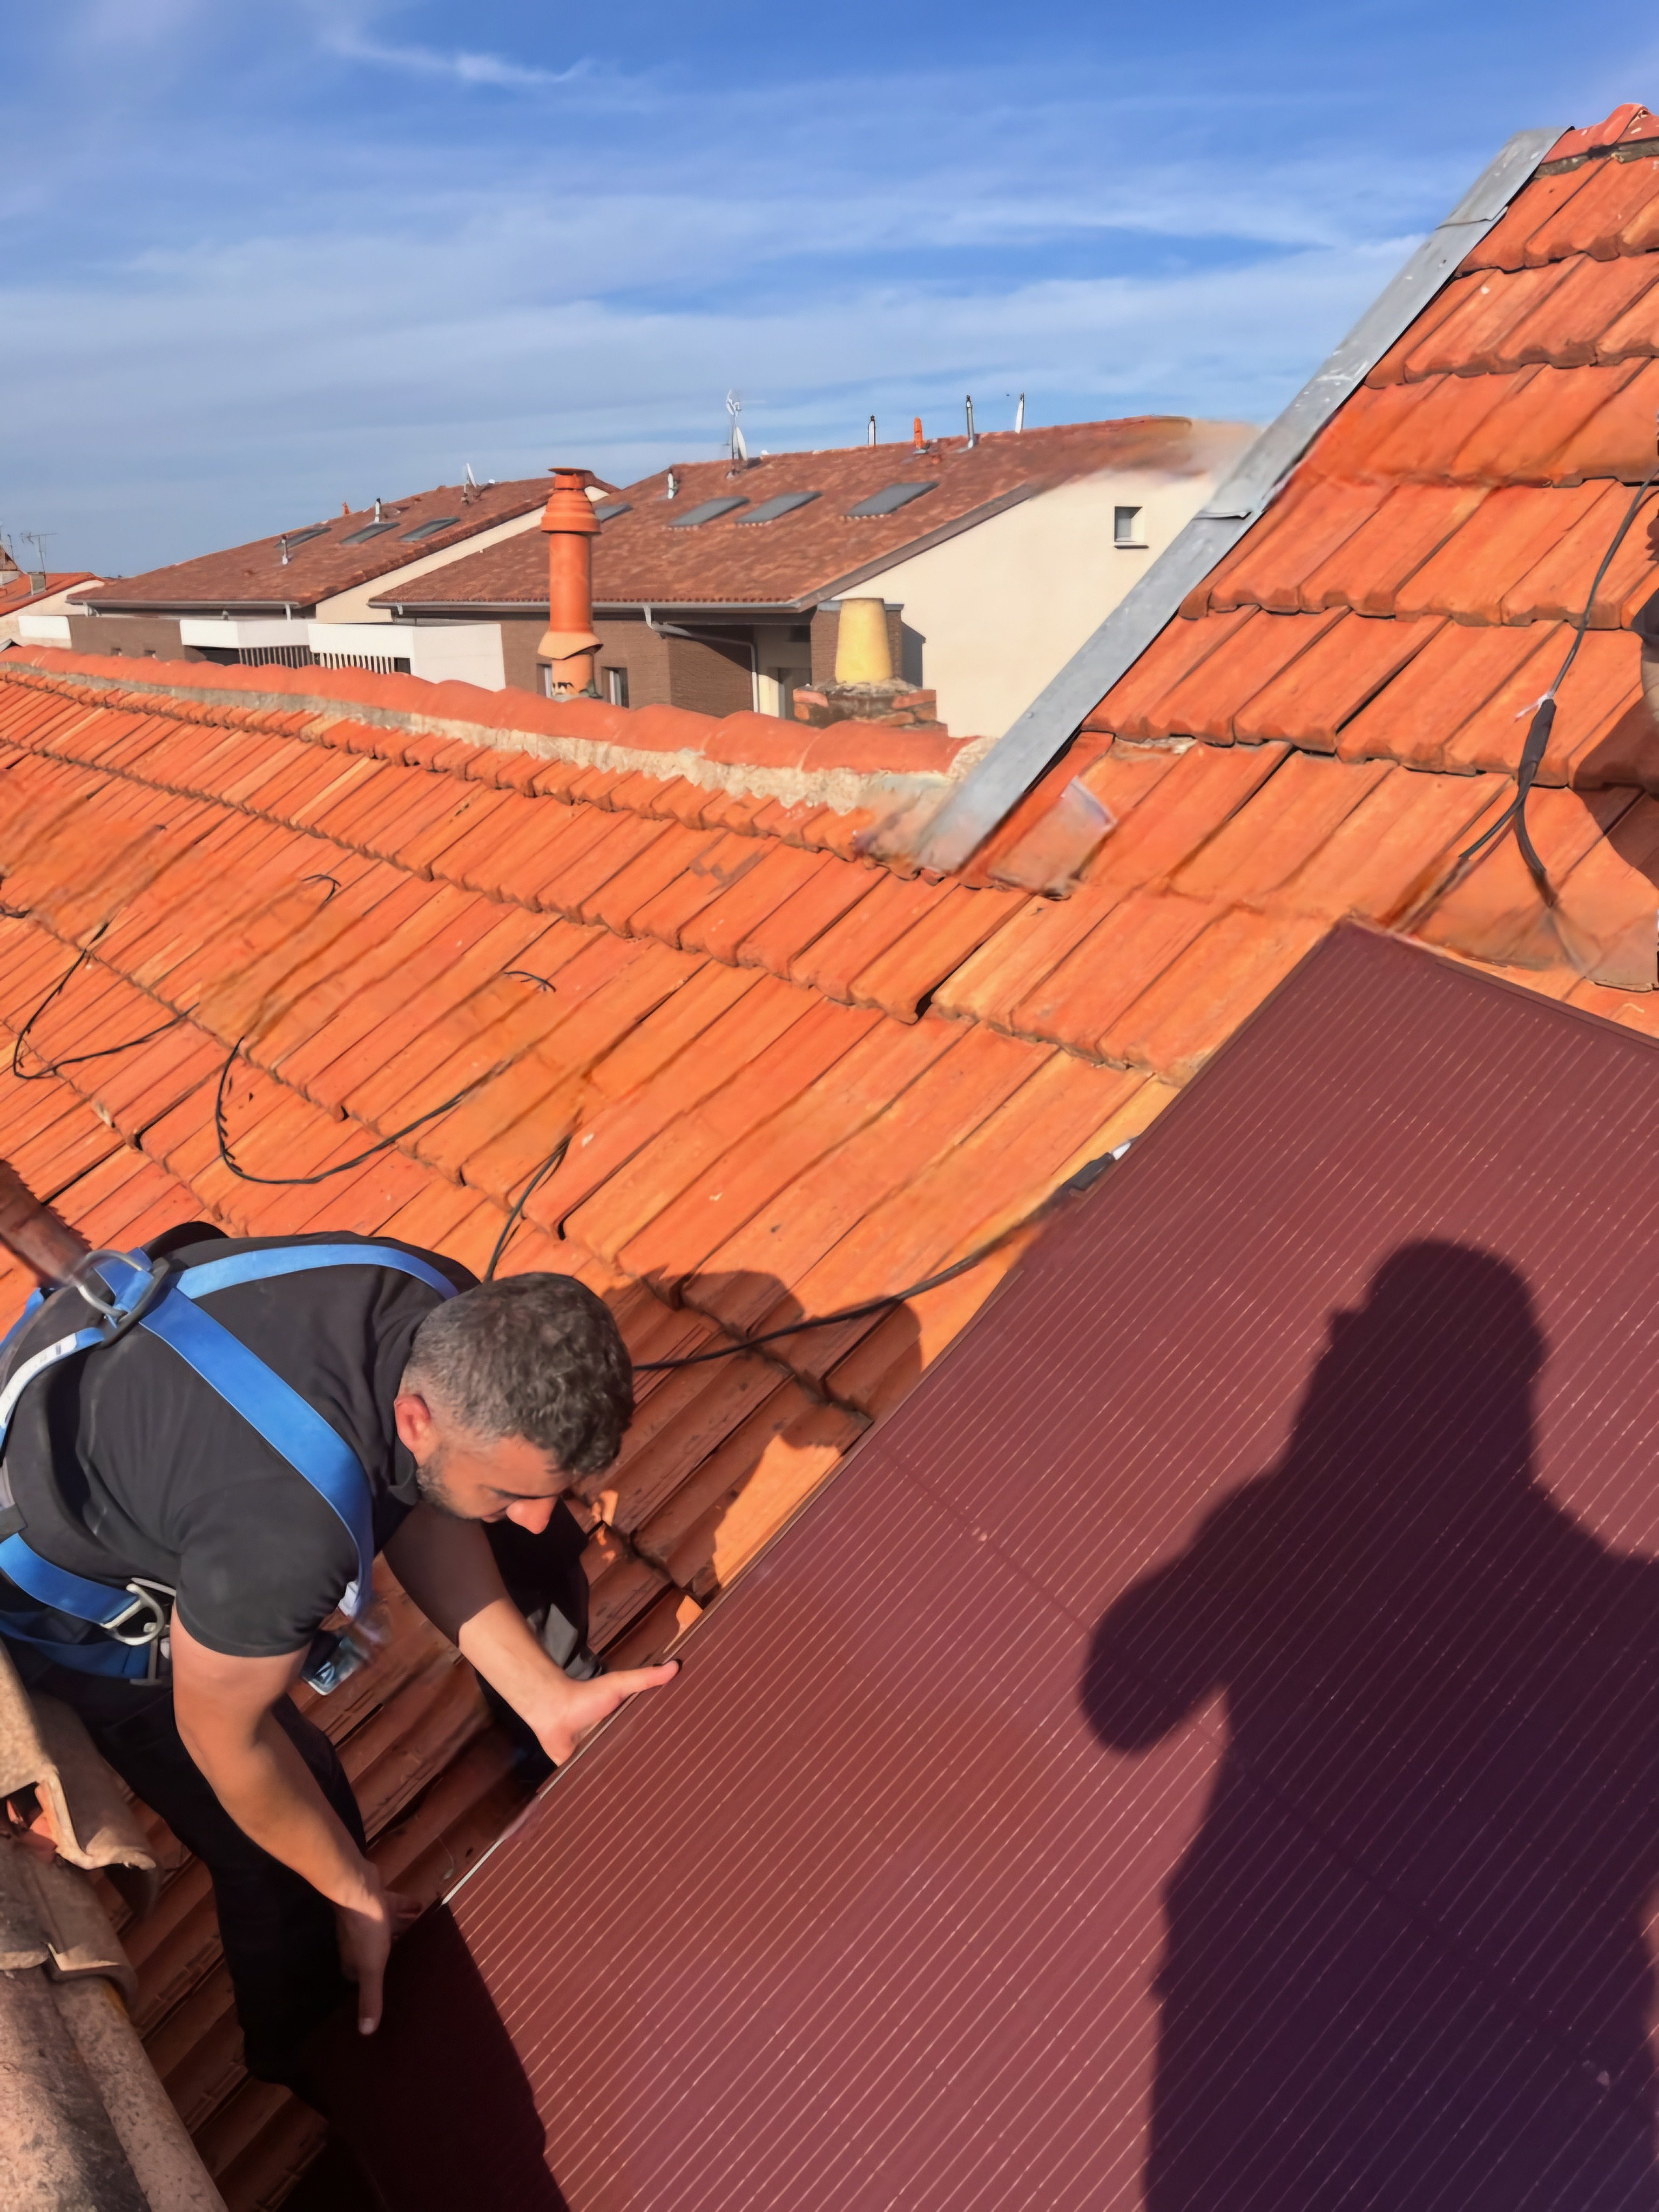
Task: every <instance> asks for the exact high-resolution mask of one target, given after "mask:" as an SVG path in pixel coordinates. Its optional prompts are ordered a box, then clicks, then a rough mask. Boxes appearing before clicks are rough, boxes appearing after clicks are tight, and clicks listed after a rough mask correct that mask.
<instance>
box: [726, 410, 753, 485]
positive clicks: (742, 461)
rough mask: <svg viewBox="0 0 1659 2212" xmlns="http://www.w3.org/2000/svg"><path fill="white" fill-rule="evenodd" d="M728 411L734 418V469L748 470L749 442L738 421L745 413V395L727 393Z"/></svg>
mask: <svg viewBox="0 0 1659 2212" xmlns="http://www.w3.org/2000/svg"><path fill="white" fill-rule="evenodd" d="M742 412H743V395H742V393H741V392H727V393H726V413H727V414H728V415H729V416H731V417H732V466H733V467H734V468H739V469H741V468H747V466H748V465H749V441H748V440H747V439H746V438H745V437H744V435H743V425H742V423H741V422H739V421H738V416H740V415H741V414H742Z"/></svg>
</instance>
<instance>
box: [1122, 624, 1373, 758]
mask: <svg viewBox="0 0 1659 2212" xmlns="http://www.w3.org/2000/svg"><path fill="white" fill-rule="evenodd" d="M1216 619H1218V617H1206V621H1214V620H1216ZM1341 619H1342V617H1341V612H1340V610H1338V611H1332V612H1330V613H1327V614H1317V615H1303V614H1294V615H1269V614H1259V615H1255V616H1254V617H1251V618H1250V620H1249V623H1248V624H1247V625H1246V627H1245V629H1243V632H1242V633H1241V635H1239V637H1238V638H1237V640H1235V641H1230V645H1229V649H1228V653H1227V658H1226V663H1225V666H1226V670H1227V674H1228V678H1229V679H1230V680H1229V681H1228V682H1226V683H1225V684H1218V683H1217V682H1216V680H1215V671H1216V667H1217V663H1216V662H1215V660H1214V659H1212V658H1208V657H1206V659H1205V660H1201V661H1200V663H1199V664H1198V665H1197V667H1196V668H1194V671H1193V672H1192V674H1191V675H1190V676H1188V677H1187V678H1185V679H1184V680H1183V681H1182V682H1181V683H1179V684H1176V685H1174V686H1173V687H1172V689H1171V690H1169V691H1168V692H1166V693H1165V694H1164V696H1163V697H1162V698H1161V699H1160V700H1159V701H1158V704H1157V707H1156V708H1155V709H1154V711H1153V713H1152V714H1151V715H1150V716H1149V717H1148V732H1147V733H1148V734H1149V735H1151V736H1153V737H1194V738H1212V739H1214V740H1218V741H1223V742H1225V740H1227V739H1230V738H1232V737H1234V736H1235V735H1237V723H1238V720H1239V719H1240V710H1241V708H1243V706H1244V705H1245V704H1246V703H1247V702H1248V701H1249V700H1250V699H1252V698H1253V697H1254V696H1255V693H1256V692H1257V691H1259V690H1261V689H1262V688H1263V686H1265V685H1267V684H1271V683H1272V682H1273V678H1275V677H1278V676H1282V675H1283V674H1284V672H1285V670H1286V669H1287V668H1289V667H1290V666H1291V663H1292V662H1293V661H1295V660H1296V659H1297V656H1298V655H1299V654H1301V653H1306V652H1307V651H1308V649H1309V647H1310V646H1312V645H1314V644H1315V643H1316V641H1318V640H1319V639H1320V638H1322V636H1323V635H1325V633H1326V631H1327V630H1328V629H1330V627H1331V625H1332V624H1333V623H1336V622H1340V620H1341ZM1235 683H1242V684H1248V685H1249V686H1250V689H1249V690H1245V691H1243V692H1241V691H1240V690H1237V689H1235ZM1126 734H1127V733H1126Z"/></svg>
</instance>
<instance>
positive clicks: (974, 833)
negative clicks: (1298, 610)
mask: <svg viewBox="0 0 1659 2212" xmlns="http://www.w3.org/2000/svg"><path fill="white" fill-rule="evenodd" d="M1560 136H1561V129H1560V127H1556V128H1554V129H1551V130H1535V131H1516V134H1515V136H1514V137H1512V138H1510V140H1509V141H1508V142H1507V143H1506V144H1505V145H1504V147H1503V148H1502V149H1501V150H1500V151H1499V153H1498V155H1496V157H1495V158H1494V159H1493V160H1492V161H1490V162H1489V163H1488V164H1487V166H1486V168H1485V169H1483V170H1482V171H1481V173H1480V176H1479V177H1477V178H1476V179H1475V180H1474V184H1472V185H1470V187H1469V189H1468V191H1466V192H1465V193H1464V195H1463V197H1462V199H1460V200H1459V201H1458V203H1457V204H1456V206H1455V207H1454V208H1453V210H1451V213H1450V214H1449V216H1446V218H1445V220H1444V221H1443V222H1441V223H1440V224H1439V225H1438V226H1437V228H1435V229H1434V230H1432V231H1431V233H1430V234H1429V235H1428V237H1427V238H1425V240H1424V241H1423V243H1422V244H1421V245H1420V246H1419V247H1418V249H1417V251H1416V252H1414V253H1413V255H1412V257H1411V258H1410V259H1409V260H1408V261H1407V263H1406V265H1405V266H1404V268H1403V269H1401V270H1400V271H1399V273H1398V275H1396V276H1395V277H1394V279H1393V280H1392V282H1391V283H1389V284H1388V285H1387V286H1385V287H1384V289H1383V291H1382V292H1381V293H1380V294H1379V295H1378V296H1377V297H1376V300H1374V301H1372V303H1371V305H1370V307H1368V308H1367V309H1366V311H1365V313H1364V314H1363V315H1362V316H1361V317H1360V319H1359V320H1358V322H1357V323H1356V324H1355V325H1354V326H1353V328H1352V330H1351V331H1349V332H1348V334H1347V336H1346V337H1345V338H1344V339H1343V340H1342V341H1341V343H1340V344H1339V345H1338V346H1337V347H1336V349H1334V352H1333V353H1331V354H1330V356H1328V359H1327V360H1326V361H1325V362H1323V363H1322V365H1321V367H1320V368H1317V369H1316V371H1315V372H1314V374H1313V375H1312V376H1310V378H1309V380H1308V381H1307V382H1306V383H1305V384H1304V386H1303V387H1302V389H1301V391H1300V392H1297V395H1296V397H1295V398H1294V399H1292V400H1291V403H1290V404H1289V406H1287V407H1286V408H1285V410H1284V411H1283V413H1282V414H1280V415H1279V416H1278V418H1277V419H1276V420H1275V421H1274V422H1270V423H1269V424H1268V426H1267V428H1266V429H1265V430H1263V431H1262V433H1261V435H1260V436H1259V437H1258V438H1257V439H1256V440H1255V441H1254V443H1253V444H1252V445H1250V446H1249V447H1248V448H1247V449H1246V451H1245V453H1244V455H1243V459H1241V460H1240V461H1239V464H1238V465H1237V468H1236V469H1234V471H1233V472H1232V474H1231V476H1230V477H1228V478H1227V479H1226V481H1225V483H1222V484H1220V485H1219V486H1218V488H1217V489H1216V490H1215V491H1214V492H1213V493H1212V495H1211V497H1210V498H1209V500H1208V501H1206V504H1205V505H1204V506H1203V507H1200V509H1199V511H1198V513H1196V514H1195V515H1194V517H1193V519H1192V520H1191V521H1190V522H1188V524H1187V526H1186V527H1185V528H1184V529H1183V530H1182V532H1180V533H1179V535H1178V536H1177V537H1176V538H1174V539H1173V540H1172V541H1171V542H1170V544H1169V546H1168V547H1167V548H1166V549H1165V550H1164V552H1163V553H1161V554H1160V555H1159V556H1158V559H1157V560H1156V561H1155V562H1153V563H1152V566H1151V568H1148V569H1147V571H1146V574H1144V575H1143V576H1142V577H1141V578H1140V579H1139V581H1138V582H1137V583H1135V584H1134V585H1133V586H1131V588H1130V589H1129V591H1128V592H1126V593H1125V595H1124V596H1123V598H1122V599H1121V600H1120V601H1119V602H1118V604H1117V605H1116V606H1115V607H1114V608H1113V610H1112V611H1111V613H1110V614H1109V615H1108V616H1107V617H1106V619H1105V621H1104V622H1103V623H1101V625H1100V627H1099V629H1097V630H1096V631H1095V633H1094V635H1092V636H1091V638H1089V639H1088V640H1087V641H1085V643H1084V644H1083V645H1082V646H1080V647H1079V649H1078V651H1077V652H1076V653H1073V656H1072V658H1071V659H1070V660H1068V661H1067V662H1066V665H1065V666H1064V667H1063V668H1062V669H1061V670H1060V672H1059V674H1058V675H1057V676H1055V677H1054V678H1051V679H1050V681H1049V682H1048V684H1046V685H1045V686H1044V688H1043V690H1042V691H1041V692H1039V693H1038V695H1037V696H1036V698H1035V699H1034V700H1033V701H1032V702H1031V704H1030V706H1029V707H1028V708H1026V709H1025V711H1024V714H1021V715H1020V716H1019V717H1018V720H1016V721H1015V722H1013V723H1012V724H1011V725H1010V726H1009V727H1008V729H1007V730H1006V731H1005V732H1004V733H1003V735H1002V736H1001V737H1000V738H999V739H998V740H997V742H996V744H994V745H993V746H992V748H991V749H990V750H989V751H988V752H987V754H986V755H985V757H984V758H983V759H982V760H981V762H980V763H979V764H978V766H977V767H976V768H975V769H973V771H972V772H971V773H970V774H969V775H968V776H967V777H966V778H965V780H964V781H963V784H962V787H961V788H960V789H959V790H958V791H957V793H956V794H955V795H954V797H953V798H951V799H950V800H949V801H948V802H947V804H946V805H945V806H943V807H942V808H941V809H940V810H939V813H938V814H937V815H936V816H935V817H933V821H932V822H931V823H929V824H928V825H927V828H926V829H925V830H924V831H923V833H922V835H921V838H920V840H919V841H918V842H917V844H916V846H915V851H914V855H913V857H914V858H915V860H918V861H919V862H920V863H921V866H923V867H925V868H930V869H939V871H941V872H946V873H948V872H950V871H951V870H953V869H956V868H959V867H960V866H962V865H963V862H964V861H965V860H967V858H968V857H969V854H971V853H973V852H974V851H975V850H976V849H977V848H978V847H979V846H980V845H981V844H982V843H983V842H984V841H985V840H986V838H987V837H988V836H990V834H991V832H992V831H993V830H994V829H995V828H996V826H997V824H998V823H1000V822H1001V821H1003V820H1004V819H1005V818H1006V816H1007V815H1008V814H1009V813H1010V811H1012V808H1013V807H1014V806H1016V805H1018V802H1019V800H1020V799H1022V798H1023V797H1024V794H1025V793H1026V792H1028V791H1029V790H1030V787H1031V786H1032V785H1033V784H1034V783H1036V781H1037V780H1038V778H1039V777H1040V776H1041V775H1042V774H1043V773H1044V771H1045V770H1046V769H1048V766H1049V764H1050V763H1051V762H1053V761H1054V758H1055V757H1057V756H1058V755H1059V754H1060V752H1061V751H1062V750H1064V748H1065V747H1066V745H1067V744H1069V743H1070V742H1071V740H1072V738H1073V737H1074V736H1075V734H1076V732H1077V731H1078V729H1079V726H1080V725H1081V723H1082V721H1083V718H1084V716H1085V714H1089V713H1090V712H1091V709H1092V708H1095V707H1096V706H1097V705H1098V703H1099V702H1100V701H1101V700H1102V699H1103V698H1104V697H1105V696H1106V694H1107V693H1108V692H1109V690H1111V688H1112V686H1113V684H1115V683H1116V682H1117V681H1118V679H1119V678H1120V677H1121V676H1122V675H1123V673H1124V672H1125V671H1126V670H1127V669H1128V668H1129V667H1130V666H1131V665H1132V664H1133V662H1134V661H1135V660H1136V659H1138V658H1139V655H1140V654H1141V653H1144V652H1145V651H1146V647H1148V646H1149V645H1150V644H1151V643H1152V640H1153V639H1154V638H1155V637H1157V636H1158V634H1159V632H1160V631H1161V630H1162V629H1164V627H1165V626H1166V624H1167V623H1170V621H1171V619H1172V618H1173V617H1174V616H1175V613H1176V609H1177V608H1178V607H1179V606H1180V605H1181V602H1182V599H1185V598H1186V596H1187V594H1188V592H1190V591H1192V590H1193V589H1194V586H1197V585H1198V584H1200V583H1201V582H1202V581H1203V580H1204V578H1205V577H1206V576H1207V575H1208V574H1210V572H1211V570H1212V568H1214V567H1215V565H1216V563H1217V562H1218V561H1220V560H1222V559H1223V558H1225V556H1226V555H1227V554H1228V553H1230V552H1231V550H1232V549H1233V547H1234V546H1235V545H1237V543H1238V541H1239V539H1240V538H1242V537H1243V535H1244V532H1246V531H1247V530H1248V529H1249V526H1250V525H1251V524H1252V523H1253V522H1255V520H1256V519H1257V518H1258V516H1259V515H1260V514H1261V512H1262V510H1263V509H1264V508H1265V507H1267V505H1268V503H1269V501H1271V500H1272V499H1273V496H1274V495H1275V494H1276V493H1277V492H1278V491H1279V488H1280V486H1281V485H1282V484H1283V483H1285V479H1286V478H1287V477H1289V475H1290V473H1291V470H1292V469H1293V468H1294V467H1295V466H1296V465H1297V462H1298V461H1299V460H1300V459H1301V458H1302V456H1303V455H1304V453H1306V451H1307V450H1308V447H1310V445H1311V444H1312V443H1313V441H1314V440H1315V438H1316V437H1317V436H1318V435H1319V433H1320V431H1321V430H1322V429H1323V428H1324V427H1325V425H1326V424H1327V422H1329V421H1330V419H1331V417H1332V416H1333V415H1334V414H1335V412H1336V410H1337V409H1338V408H1339V407H1340V405H1341V404H1342V403H1343V401H1344V400H1345V399H1346V398H1348V397H1349V396H1350V394H1351V393H1352V392H1354V391H1355V390H1356V389H1357V388H1358V386H1359V385H1360V384H1361V383H1363V381H1364V379H1365V378H1366V377H1367V376H1368V375H1369V374H1370V371H1371V370H1372V369H1373V368H1375V367H1376V363H1377V362H1379V361H1380V360H1381V359H1382V357H1383V355H1384V354H1385V353H1386V352H1387V351H1388V349H1389V347H1390V346H1391V345H1392V344H1393V343H1394V342H1395V339H1396V338H1397V337H1400V336H1401V333H1402V332H1403V331H1406V330H1407V329H1408V328H1409V327H1410V325H1411V324H1412V323H1413V321H1414V320H1415V319H1416V318H1417V317H1418V316H1419V314H1420V313H1422V311H1423V309H1424V308H1425V307H1426V306H1427V305H1428V303H1429V301H1431V299H1433V297H1434V295H1436V293H1437V292H1438V291H1439V290H1440V289H1441V287H1442V286H1443V284H1444V283H1445V282H1446V280H1447V278H1448V277H1449V276H1451V274H1452V272H1453V271H1454V270H1455V269H1456V267H1457V266H1458V264H1459V263H1460V262H1461V261H1462V259H1463V257H1464V256H1465V254H1467V253H1468V251H1469V249H1470V247H1471V246H1476V245H1478V244H1479V243H1480V240H1481V239H1483V238H1484V237H1485V236H1486V233H1487V232H1488V231H1489V230H1490V229H1491V228H1492V226H1493V224H1494V223H1496V222H1498V218H1499V217H1500V216H1502V215H1503V214H1504V211H1505V210H1506V209H1507V208H1508V206H1509V204H1510V201H1511V200H1512V199H1513V198H1514V197H1515V195H1516V193H1517V192H1518V191H1520V190H1521V188H1522V186H1523V185H1526V184H1527V183H1528V181H1529V180H1530V179H1531V177H1532V174H1533V172H1534V170H1535V169H1536V168H1537V167H1538V165H1539V163H1540V161H1542V159H1543V157H1544V155H1546V154H1547V152H1548V150H1549V149H1550V148H1551V147H1552V146H1553V145H1554V144H1555V143H1556V142H1557V140H1558V139H1559V137H1560Z"/></svg>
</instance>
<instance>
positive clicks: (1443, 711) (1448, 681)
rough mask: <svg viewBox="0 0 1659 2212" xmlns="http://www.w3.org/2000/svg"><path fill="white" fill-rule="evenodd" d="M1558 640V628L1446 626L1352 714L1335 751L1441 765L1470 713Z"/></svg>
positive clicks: (1520, 736)
mask: <svg viewBox="0 0 1659 2212" xmlns="http://www.w3.org/2000/svg"><path fill="white" fill-rule="evenodd" d="M1555 635H1557V633H1556V630H1555V629H1554V627H1553V625H1552V626H1551V627H1550V628H1549V629H1545V628H1543V627H1541V626H1539V625H1534V626H1533V627H1531V628H1528V629H1510V628H1497V629H1486V628H1480V627H1476V626H1474V625H1472V624H1468V623H1446V624H1445V625H1444V627H1443V629H1440V630H1438V631H1437V633H1436V634H1435V635H1434V636H1433V637H1431V639H1430V641H1429V642H1428V644H1427V645H1426V646H1425V647H1424V648H1423V651H1422V652H1421V653H1419V654H1418V655H1417V656H1416V658H1415V659H1413V660H1411V661H1408V662H1407V665H1406V666H1405V668H1404V669H1403V670H1402V671H1401V673H1400V675H1399V676H1397V677H1396V678H1395V680H1394V682H1393V683H1392V684H1388V685H1385V687H1384V688H1383V690H1381V691H1380V692H1379V693H1378V694H1377V696H1376V698H1375V699H1373V700H1372V701H1371V702H1370V705H1369V706H1367V707H1365V708H1362V709H1361V711H1360V712H1359V713H1358V714H1356V715H1355V716H1354V718H1353V720H1352V722H1350V723H1349V724H1348V725H1347V726H1346V728H1345V729H1344V730H1343V731H1342V732H1341V734H1340V737H1339V738H1338V739H1337V747H1336V749H1337V751H1338V752H1339V754H1340V756H1341V757H1342V758H1343V759H1344V760H1398V761H1406V762H1408V763H1410V764H1411V765H1412V766H1413V767H1415V768H1437V767H1438V766H1439V765H1440V763H1441V761H1442V759H1443V756H1444V753H1445V750H1446V747H1447V745H1448V744H1449V743H1450V742H1451V741H1452V739H1453V738H1455V736H1456V734H1457V732H1458V731H1459V730H1461V729H1462V726H1464V724H1465V723H1466V722H1467V721H1468V720H1469V718H1470V716H1471V715H1472V714H1475V713H1476V712H1477V710H1478V709H1479V708H1481V707H1482V706H1484V705H1485V704H1486V701H1487V700H1489V699H1490V698H1491V697H1492V695H1493V694H1494V692H1496V691H1497V690H1498V687H1499V686H1500V685H1501V684H1504V683H1505V682H1507V681H1508V680H1509V679H1510V678H1512V677H1513V676H1514V674H1515V672H1516V670H1517V669H1519V668H1520V667H1522V665H1523V664H1525V663H1526V662H1528V660H1530V659H1533V658H1534V656H1541V655H1542V653H1545V652H1547V650H1548V649H1549V647H1550V641H1551V640H1552V639H1553V637H1554V636H1555ZM1542 688H1543V687H1542V684H1541V685H1540V690H1541V689H1542ZM1534 696H1536V694H1534ZM1525 735H1526V732H1524V730H1517V731H1516V733H1515V756H1516V758H1517V759H1518V758H1519V757H1520V749H1521V745H1522V741H1523V740H1524V738H1525Z"/></svg>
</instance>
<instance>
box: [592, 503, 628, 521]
mask: <svg viewBox="0 0 1659 2212" xmlns="http://www.w3.org/2000/svg"><path fill="white" fill-rule="evenodd" d="M633 512H634V502H633V501H632V500H631V499H608V500H606V501H605V505H604V506H603V507H595V508H594V510H593V520H595V521H596V522H609V521H610V520H611V517H612V516H613V515H617V514H632V513H633Z"/></svg>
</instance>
